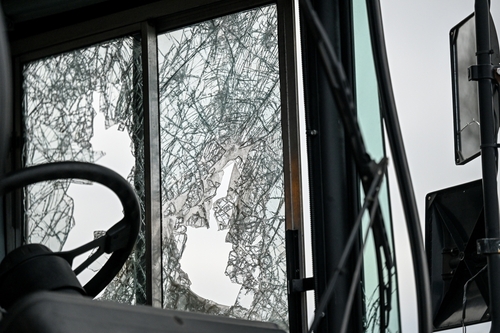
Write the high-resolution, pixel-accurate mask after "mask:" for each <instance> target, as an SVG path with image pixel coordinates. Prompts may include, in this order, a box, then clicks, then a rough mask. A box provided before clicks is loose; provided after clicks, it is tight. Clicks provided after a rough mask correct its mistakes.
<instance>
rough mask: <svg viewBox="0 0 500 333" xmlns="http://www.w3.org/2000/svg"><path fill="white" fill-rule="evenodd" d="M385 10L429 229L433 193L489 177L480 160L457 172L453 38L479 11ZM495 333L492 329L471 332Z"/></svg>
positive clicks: (394, 0) (402, 261)
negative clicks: (428, 212) (428, 202)
mask: <svg viewBox="0 0 500 333" xmlns="http://www.w3.org/2000/svg"><path fill="white" fill-rule="evenodd" d="M381 6H382V14H383V20H384V29H385V39H386V46H387V52H388V57H389V63H390V68H391V75H392V83H393V88H394V94H395V98H396V104H397V107H398V113H399V120H400V124H401V129H402V133H403V139H404V141H405V146H406V153H407V157H408V162H409V165H410V171H411V175H412V179H413V186H414V189H415V195H416V198H417V204H418V208H419V213H420V219H421V221H422V223H423V222H424V219H425V203H424V198H425V195H426V194H427V193H429V192H433V191H436V190H440V189H444V188H447V187H451V186H455V185H458V184H463V183H466V182H469V181H472V180H476V179H479V178H481V164H480V160H479V158H476V160H474V161H472V162H469V163H468V164H466V165H465V166H455V162H454V146H453V115H452V93H451V70H450V51H449V50H450V48H449V31H450V29H451V28H452V27H453V26H455V25H456V24H457V23H459V22H460V21H462V20H463V19H464V18H465V17H467V16H468V15H469V14H471V13H472V12H473V11H474V0H419V1H409V0H381ZM491 13H492V16H493V19H494V20H495V23H496V26H497V30H498V29H499V27H500V3H498V1H492V5H491ZM391 176H392V179H390V182H391V191H392V196H393V199H392V203H393V216H394V229H395V238H396V256H397V260H398V274H399V292H400V304H401V323H402V331H403V332H404V333H413V332H418V329H417V313H416V300H415V285H414V281H413V269H412V264H411V255H410V252H409V251H410V250H409V245H408V237H407V233H406V227H405V225H404V219H403V213H402V210H401V207H400V200H399V196H398V192H397V182H396V180H395V179H394V178H393V177H394V172H392V174H391ZM488 331H489V325H475V326H469V327H468V329H467V332H468V333H474V332H488ZM446 332H449V333H451V332H461V329H456V330H449V331H446Z"/></svg>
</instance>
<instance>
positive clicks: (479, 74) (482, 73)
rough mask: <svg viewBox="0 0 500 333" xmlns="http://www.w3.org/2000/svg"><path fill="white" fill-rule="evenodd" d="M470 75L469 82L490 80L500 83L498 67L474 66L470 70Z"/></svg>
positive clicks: (499, 67) (499, 69)
mask: <svg viewBox="0 0 500 333" xmlns="http://www.w3.org/2000/svg"><path fill="white" fill-rule="evenodd" d="M468 74H469V81H478V80H481V79H490V80H495V81H496V83H500V66H498V65H497V66H494V65H473V66H470V67H469V68H468Z"/></svg>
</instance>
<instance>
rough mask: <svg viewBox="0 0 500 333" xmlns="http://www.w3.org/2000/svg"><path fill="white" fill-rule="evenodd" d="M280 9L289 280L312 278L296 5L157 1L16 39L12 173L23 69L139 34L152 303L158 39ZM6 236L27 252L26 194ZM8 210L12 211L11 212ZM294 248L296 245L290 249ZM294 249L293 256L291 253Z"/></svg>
mask: <svg viewBox="0 0 500 333" xmlns="http://www.w3.org/2000/svg"><path fill="white" fill-rule="evenodd" d="M269 4H275V5H276V6H277V12H278V47H279V74H280V94H281V117H282V119H281V123H282V126H281V127H282V138H283V165H284V170H283V172H284V185H285V218H286V222H285V225H286V227H285V229H286V232H287V237H288V235H289V231H294V232H295V236H294V237H292V238H293V239H292V240H291V241H289V240H287V280H288V281H290V280H292V279H302V278H305V263H304V240H303V238H304V231H303V209H302V193H303V190H302V188H301V187H302V185H301V184H302V182H301V165H300V161H301V154H300V143H299V115H298V114H299V110H298V104H299V103H298V83H297V82H298V74H297V59H296V54H297V52H296V51H297V49H298V48H299V47H300V46H298V45H296V39H295V38H296V31H297V28H296V27H295V22H296V20H295V17H294V16H295V11H294V5H295V4H294V1H293V0H276V1H270V0H225V1H220V0H219V1H214V0H180V1H179V0H175V1H168V0H164V1H157V2H153V3H150V4H146V5H142V6H137V7H135V8H132V9H126V10H121V11H117V12H116V13H111V14H109V15H105V16H101V17H95V18H90V19H89V20H87V21H84V22H80V23H77V24H73V25H65V24H64V23H61V24H60V25H59V26H58V24H57V23H56V24H55V25H56V28H55V29H54V30H51V31H47V32H42V33H37V31H36V30H33V29H32V30H31V31H30V34H28V35H24V36H23V37H21V38H16V37H14V38H12V39H11V44H10V46H11V53H12V62H13V73H14V77H13V80H14V87H15V88H14V130H13V140H12V148H11V161H10V166H9V167H8V169H10V170H18V169H20V168H22V167H23V164H22V163H23V162H22V147H23V144H24V139H23V138H24V136H23V119H22V96H23V94H22V80H23V78H22V69H23V64H24V63H27V62H30V61H34V60H37V59H41V58H44V57H48V56H51V55H55V54H59V53H63V52H67V51H71V50H74V49H78V48H82V47H85V46H89V45H93V44H96V43H99V42H103V41H106V40H110V39H113V38H118V37H121V36H124V35H129V34H140V35H141V45H142V64H143V87H144V89H143V105H144V106H143V107H144V110H143V112H144V130H145V138H144V139H145V163H146V166H145V183H146V193H145V197H146V201H145V207H146V209H145V210H146V215H145V224H146V258H147V262H146V276H147V282H146V297H147V303H148V304H150V305H152V306H155V307H161V302H162V298H163V297H162V293H163V291H162V283H161V282H162V277H161V275H162V268H161V252H162V251H161V233H160V232H159V230H160V228H161V193H160V182H161V179H160V171H159V166H160V138H159V105H158V77H157V75H156V73H157V70H158V60H157V47H156V46H157V45H156V43H157V41H156V36H157V35H158V34H159V33H164V32H167V31H171V30H175V29H178V28H180V27H183V26H189V25H191V24H195V23H198V22H201V21H205V20H209V19H213V18H216V17H220V16H224V15H228V14H232V13H235V12H239V11H244V10H248V9H251V8H255V7H259V6H264V5H269ZM5 200H6V205H5V207H6V212H5V216H6V219H5V222H6V225H5V230H6V251H7V252H10V251H11V250H13V249H14V248H16V247H18V246H20V245H21V244H22V242H23V239H24V232H25V231H24V230H23V229H24V228H23V226H24V222H23V221H24V218H23V209H22V205H23V198H22V191H21V190H18V191H16V192H14V193H13V194H11V195H8V196H6V199H5ZM7 207H8V208H7ZM288 244H293V246H288ZM292 248H293V251H292ZM305 305H306V303H305V293H299V292H298V293H291V294H289V320H290V331H291V332H298V331H304V329H306V327H307V326H306V325H307V320H306V306H305Z"/></svg>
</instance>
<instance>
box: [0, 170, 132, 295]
mask: <svg viewBox="0 0 500 333" xmlns="http://www.w3.org/2000/svg"><path fill="white" fill-rule="evenodd" d="M71 178H76V179H84V180H90V181H93V182H97V183H99V184H101V185H104V186H106V187H108V188H109V189H110V190H112V191H113V192H114V193H115V194H116V195H117V196H118V198H119V200H120V203H121V205H122V207H123V214H124V217H123V219H122V220H120V221H119V222H117V223H116V224H115V225H113V226H112V227H111V228H110V229H109V230H108V231H106V234H105V235H104V236H101V237H99V238H97V239H94V240H93V241H91V242H89V243H87V244H85V245H82V246H80V247H78V248H76V249H74V250H71V251H66V252H56V253H50V254H48V255H52V256H58V257H61V258H63V259H65V260H66V261H67V262H68V263H69V265H70V266H71V265H72V264H73V259H74V258H75V257H77V256H79V255H81V254H83V253H85V252H88V251H90V250H92V249H96V250H95V252H94V253H93V254H92V255H91V256H89V258H87V260H85V261H84V262H83V263H82V264H81V265H80V266H78V267H77V268H76V269H74V270H73V272H74V273H75V275H78V274H79V273H80V272H82V271H83V270H84V269H85V268H87V267H88V266H89V265H90V264H91V263H93V262H94V261H95V260H96V259H97V258H99V257H100V256H101V255H102V254H103V253H108V254H109V253H112V255H111V256H110V257H109V259H108V261H107V262H106V263H105V264H104V266H103V267H102V268H101V269H100V270H99V272H97V274H96V275H94V277H93V278H92V279H91V280H90V281H89V282H87V284H86V285H85V286H83V288H84V289H85V292H86V293H87V295H88V296H91V297H95V296H97V295H98V294H99V293H100V292H101V291H102V290H103V289H104V288H105V287H106V286H107V285H108V283H109V282H111V280H112V279H113V278H114V277H115V276H116V274H117V273H118V272H119V271H120V269H121V268H122V266H123V265H124V264H125V262H126V260H127V258H128V256H129V255H130V253H131V252H132V249H133V247H134V245H135V242H136V239H137V236H138V234H139V226H140V209H139V202H138V199H137V196H136V195H135V192H134V190H133V188H132V187H131V186H130V184H129V183H128V182H127V181H126V180H125V179H123V177H121V176H120V175H119V174H117V173H116V172H114V171H112V170H110V169H108V168H105V167H103V166H99V165H96V164H91V163H84V162H58V163H50V164H43V165H37V166H33V167H28V168H25V169H22V170H19V171H16V172H14V173H11V174H9V175H7V176H6V177H5V178H3V179H1V180H0V196H3V195H4V194H5V193H8V192H10V191H13V190H15V189H19V188H22V187H25V186H27V185H31V184H34V183H37V182H40V181H47V180H56V179H71ZM45 255H47V254H45ZM7 257H8V255H7Z"/></svg>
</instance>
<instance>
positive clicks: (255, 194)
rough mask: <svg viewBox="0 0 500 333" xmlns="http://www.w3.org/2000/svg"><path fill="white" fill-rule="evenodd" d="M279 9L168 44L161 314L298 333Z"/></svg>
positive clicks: (191, 30)
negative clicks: (291, 305)
mask: <svg viewBox="0 0 500 333" xmlns="http://www.w3.org/2000/svg"><path fill="white" fill-rule="evenodd" d="M277 39H278V37H277V11H276V6H274V5H273V6H266V7H262V8H258V9H254V10H250V11H246V12H240V13H236V14H233V15H229V16H225V17H221V18H217V19H214V20H211V21H206V22H202V23H199V24H196V25H193V26H190V27H186V28H183V29H180V30H176V31H171V32H168V33H165V34H161V35H159V36H158V62H159V89H160V138H161V139H160V144H161V179H162V181H161V189H162V244H163V245H162V260H163V289H164V296H163V306H164V307H165V308H170V309H181V310H188V311H196V312H204V313H211V314H217V315H223V316H230V317H237V318H244V319H250V320H260V321H271V322H274V323H277V324H278V325H280V326H281V327H282V328H287V327H288V307H287V293H286V262H285V239H284V238H285V225H284V221H285V216H284V215H285V212H284V201H285V198H284V176H283V154H282V150H283V140H282V133H281V115H280V113H281V107H280V87H279V86H280V84H279V83H280V82H279V81H280V80H279V66H278V65H279V64H278V40H277Z"/></svg>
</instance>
